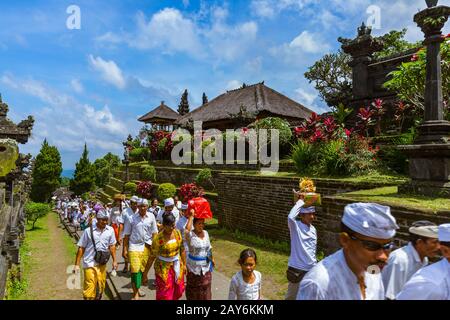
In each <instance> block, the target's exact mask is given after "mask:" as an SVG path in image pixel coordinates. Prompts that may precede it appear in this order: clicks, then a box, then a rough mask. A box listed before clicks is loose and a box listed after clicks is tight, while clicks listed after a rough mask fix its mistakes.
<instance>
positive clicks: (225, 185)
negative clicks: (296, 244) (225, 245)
mask: <svg viewBox="0 0 450 320" xmlns="http://www.w3.org/2000/svg"><path fill="white" fill-rule="evenodd" d="M315 182H316V186H317V192H319V193H321V194H322V197H324V196H327V195H335V194H339V193H345V192H351V191H357V190H364V189H372V188H377V187H380V186H382V185H383V184H382V183H353V182H342V181H339V180H327V179H317V180H315ZM216 183H217V184H216V190H217V194H218V214H217V215H218V218H219V224H220V225H221V226H224V227H227V228H230V229H233V230H234V229H238V230H240V231H244V232H248V233H251V234H256V235H260V236H263V237H266V238H270V239H273V240H284V241H289V229H288V224H287V216H288V214H289V212H290V210H291V208H292V206H293V204H294V196H293V192H292V189H294V188H295V189H297V190H298V188H299V186H298V183H299V180H298V178H274V177H258V176H247V175H240V174H231V173H230V174H225V173H220V174H219V175H218V177H217V179H216ZM319 210H320V208H319Z"/></svg>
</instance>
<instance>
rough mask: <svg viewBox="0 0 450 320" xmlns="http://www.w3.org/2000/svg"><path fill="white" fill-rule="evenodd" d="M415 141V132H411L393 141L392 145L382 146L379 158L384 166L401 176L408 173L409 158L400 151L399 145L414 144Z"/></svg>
mask: <svg viewBox="0 0 450 320" xmlns="http://www.w3.org/2000/svg"><path fill="white" fill-rule="evenodd" d="M414 139H415V132H414V131H410V132H408V133H404V134H402V135H401V136H400V137H397V138H395V139H393V140H392V145H386V146H382V147H381V148H380V152H379V156H380V159H381V161H382V163H383V165H384V166H385V167H386V168H387V169H388V170H391V171H394V172H396V173H399V174H407V173H408V164H409V162H408V157H407V156H406V155H405V153H404V152H403V151H401V150H399V149H398V146H399V145H409V144H413V142H414Z"/></svg>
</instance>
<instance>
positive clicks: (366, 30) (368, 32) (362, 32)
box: [358, 22, 372, 37]
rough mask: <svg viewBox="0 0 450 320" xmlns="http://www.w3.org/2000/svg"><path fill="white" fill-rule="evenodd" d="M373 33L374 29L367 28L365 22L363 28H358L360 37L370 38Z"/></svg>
mask: <svg viewBox="0 0 450 320" xmlns="http://www.w3.org/2000/svg"><path fill="white" fill-rule="evenodd" d="M371 33H372V27H367V26H366V24H365V23H364V22H363V23H362V24H361V27H359V28H358V37H363V36H370V35H371Z"/></svg>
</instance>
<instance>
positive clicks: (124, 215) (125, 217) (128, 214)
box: [119, 196, 140, 273]
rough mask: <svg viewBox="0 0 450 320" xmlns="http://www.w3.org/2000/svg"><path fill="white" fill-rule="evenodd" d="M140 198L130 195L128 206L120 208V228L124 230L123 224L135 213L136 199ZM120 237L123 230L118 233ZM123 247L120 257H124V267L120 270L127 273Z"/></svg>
mask: <svg viewBox="0 0 450 320" xmlns="http://www.w3.org/2000/svg"><path fill="white" fill-rule="evenodd" d="M139 200H140V199H139V198H138V197H137V196H132V197H131V199H130V206H127V207H126V208H125V209H123V210H122V221H121V222H122V226H121V227H120V230H122V231H123V230H125V226H126V225H127V224H128V223H130V220H131V218H132V217H133V216H134V215H135V214H136V213H137V210H138V201H139ZM119 236H120V239H121V240H122V239H123V238H124V232H122V233H121V234H120V235H119ZM124 248H125V246H123V247H122V257H123V258H124V267H123V270H122V272H123V273H127V272H128V271H129V270H128V259H126V258H125V255H124Z"/></svg>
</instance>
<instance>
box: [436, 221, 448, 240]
mask: <svg viewBox="0 0 450 320" xmlns="http://www.w3.org/2000/svg"><path fill="white" fill-rule="evenodd" d="M438 238H439V241H441V242H450V223H446V224H441V225H440V226H439V228H438Z"/></svg>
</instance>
